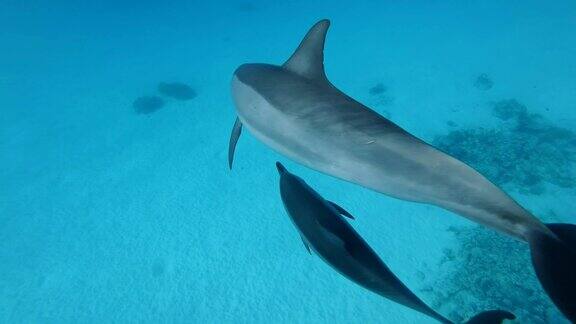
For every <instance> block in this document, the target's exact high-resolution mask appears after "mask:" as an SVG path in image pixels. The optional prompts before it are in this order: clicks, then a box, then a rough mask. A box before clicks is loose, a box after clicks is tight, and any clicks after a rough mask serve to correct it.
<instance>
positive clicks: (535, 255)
mask: <svg viewBox="0 0 576 324" xmlns="http://www.w3.org/2000/svg"><path fill="white" fill-rule="evenodd" d="M546 226H548V228H549V229H550V230H551V231H552V232H553V233H554V234H555V235H556V237H553V236H552V235H550V234H546V233H542V232H539V231H534V232H533V233H530V235H529V238H528V242H529V243H530V252H531V254H532V264H533V265H534V270H536V275H537V276H538V279H539V280H540V283H541V284H542V287H544V290H545V291H546V293H547V294H548V296H550V299H552V301H553V302H554V304H555V305H556V307H558V309H560V311H561V312H562V313H563V314H564V316H566V317H567V318H568V319H569V320H570V321H573V322H576V225H573V224H546Z"/></svg>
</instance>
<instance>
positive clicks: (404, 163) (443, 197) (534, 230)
mask: <svg viewBox="0 0 576 324" xmlns="http://www.w3.org/2000/svg"><path fill="white" fill-rule="evenodd" d="M329 25H330V22H329V21H328V20H321V21H319V22H318V23H316V24H315V25H314V26H313V27H312V28H311V29H310V31H308V33H307V34H306V36H305V37H304V39H303V40H302V42H301V43H300V45H299V46H298V48H297V49H296V51H295V52H294V54H292V56H291V57H290V58H289V59H288V61H286V62H285V63H284V64H283V65H282V66H276V65H270V64H244V65H242V66H240V67H239V68H238V69H237V70H236V72H235V73H234V77H233V79H232V94H233V97H234V102H235V105H236V110H237V113H238V118H237V119H236V123H235V125H234V128H233V130H232V136H231V138H230V146H229V158H228V160H229V164H230V167H231V166H232V160H233V156H234V148H235V146H236V142H237V140H238V137H239V136H240V133H241V129H242V125H245V126H246V127H247V128H248V129H249V130H250V132H251V133H252V134H253V135H254V136H256V137H257V138H258V139H260V140H261V141H263V142H264V143H266V144H267V145H269V146H270V147H272V148H273V149H275V150H276V151H278V152H280V153H282V154H284V155H286V156H288V157H290V158H292V159H294V160H295V161H297V162H299V163H301V164H304V165H306V166H308V167H310V168H312V169H315V170H318V171H321V172H323V173H326V174H329V175H332V176H335V177H338V178H341V179H344V180H347V181H350V182H353V183H356V184H359V185H362V186H364V187H367V188H370V189H373V190H376V191H378V192H381V193H383V194H386V195H389V196H392V197H396V198H399V199H404V200H410V201H415V202H420V203H428V204H433V205H436V206H440V207H442V208H445V209H448V210H450V211H452V212H455V213H457V214H460V215H462V216H465V217H467V218H469V219H471V220H473V221H475V222H478V223H480V224H483V225H485V226H488V227H491V228H493V229H495V230H498V231H500V232H503V233H506V234H509V235H512V236H513V237H515V238H517V239H520V240H524V241H526V242H528V243H529V245H530V250H531V254H532V262H533V264H534V267H535V269H536V274H537V276H538V278H539V279H540V282H541V283H542V285H543V287H544V289H545V290H546V292H547V293H548V295H549V296H550V297H551V299H552V300H553V301H554V303H555V304H556V306H558V308H559V309H560V310H561V311H562V312H563V313H564V315H566V316H567V317H568V318H569V319H571V320H573V321H576V225H571V224H549V225H545V224H543V223H542V222H540V221H539V220H538V219H537V218H536V217H534V216H533V215H532V214H531V213H530V212H529V211H527V210H526V209H524V208H523V207H522V206H520V205H519V204H518V203H516V202H515V201H514V200H513V199H512V198H511V197H510V196H508V195H507V194H506V193H504V192H503V191H502V190H501V189H500V188H498V187H497V186H496V185H494V184H493V183H491V182H490V181H489V180H488V179H486V178H485V177H484V176H482V175H481V174H480V173H478V172H477V171H476V170H474V169H473V168H471V167H470V166H468V165H466V164H465V163H463V162H461V161H459V160H457V159H455V158H453V157H451V156H450V155H448V154H445V153H444V152H441V151H440V150H438V149H436V148H434V147H432V146H431V145H429V144H427V143H425V142H424V141H422V140H420V139H418V138H416V137H414V136H413V135H411V134H410V133H408V132H407V131H405V130H404V129H402V128H401V127H399V126H398V125H396V124H394V123H393V122H391V121H390V120H388V119H386V118H384V117H382V116H381V115H379V114H378V113H376V112H375V111H373V110H371V109H370V108H368V107H366V106H364V105H362V104H361V103H359V102H357V101H355V100H354V99H352V98H350V97H349V96H347V95H345V94H344V93H343V92H341V91H340V90H338V89H337V88H336V87H335V86H334V85H332V84H331V83H330V81H328V79H327V77H326V74H325V72H324V53H323V52H324V41H325V38H326V32H327V30H328V27H329Z"/></svg>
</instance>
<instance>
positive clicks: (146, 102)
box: [132, 96, 164, 114]
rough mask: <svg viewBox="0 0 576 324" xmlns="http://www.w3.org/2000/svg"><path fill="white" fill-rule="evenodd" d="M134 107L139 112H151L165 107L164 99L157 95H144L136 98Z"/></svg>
mask: <svg viewBox="0 0 576 324" xmlns="http://www.w3.org/2000/svg"><path fill="white" fill-rule="evenodd" d="M132 107H133V108H134V110H135V111H136V113H138V114H151V113H153V112H155V111H156V110H158V109H160V108H162V107H164V99H162V98H160V97H157V96H142V97H138V98H136V100H134V102H133V103H132Z"/></svg>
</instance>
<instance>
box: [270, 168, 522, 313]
mask: <svg viewBox="0 0 576 324" xmlns="http://www.w3.org/2000/svg"><path fill="white" fill-rule="evenodd" d="M276 167H277V168H278V172H279V173H280V196H281V197H282V202H283V203H284V207H285V209H286V212H287V213H288V215H289V216H290V219H291V220H292V222H293V223H294V225H295V226H296V228H297V230H298V232H299V233H300V237H301V238H302V242H303V243H304V246H305V247H306V249H307V250H308V252H310V253H311V251H314V252H315V253H316V254H317V255H318V256H320V258H322V259H323V260H324V261H325V262H326V263H328V264H329V265H330V266H331V267H332V268H334V269H335V270H336V271H338V272H339V273H340V274H342V275H344V276H345V277H347V278H348V279H350V280H352V281H354V282H355V283H357V284H358V285H360V286H362V287H364V288H366V289H368V290H370V291H372V292H374V293H376V294H378V295H380V296H382V297H385V298H387V299H390V300H392V301H394V302H397V303H399V304H402V305H404V306H407V307H410V308H412V309H414V310H416V311H418V312H420V313H423V314H425V315H428V316H430V317H432V318H434V319H436V320H437V321H439V322H441V323H452V322H451V321H450V320H449V319H447V318H446V317H444V316H442V315H440V314H439V313H437V312H436V311H434V310H433V309H432V308H430V307H429V306H428V305H426V304H425V303H424V302H423V301H422V300H421V299H420V298H418V297H417V296H416V295H415V294H414V293H413V292H412V291H410V289H408V287H406V286H405V285H404V284H403V283H402V282H401V281H400V279H398V277H396V276H395V275H394V273H393V272H392V271H390V269H389V268H388V267H387V266H386V264H384V262H382V260H381V259H380V258H379V257H378V255H377V254H376V253H375V252H374V250H372V248H371V247H370V246H369V245H368V243H366V242H365V241H364V239H362V237H361V236H360V235H358V233H357V232H356V231H355V230H354V229H353V228H352V226H350V224H348V222H347V221H346V220H345V219H344V218H343V217H342V216H345V217H348V218H353V217H352V215H350V213H348V212H347V211H346V210H345V209H344V208H342V207H340V206H338V205H337V204H335V203H333V202H331V201H328V200H325V199H324V198H322V197H321V196H320V194H318V193H317V192H316V191H315V190H314V189H312V188H311V187H310V186H309V185H308V184H306V182H304V180H302V179H301V178H299V177H298V176H296V175H294V174H292V173H290V172H289V171H288V170H286V168H285V167H284V166H283V165H282V164H281V163H280V162H277V163H276ZM504 319H515V316H514V314H512V313H510V312H506V311H500V310H493V311H487V312H482V313H480V314H478V315H476V316H475V317H473V318H472V319H471V320H470V321H468V322H466V323H483V324H490V323H502V321H503V320H504Z"/></svg>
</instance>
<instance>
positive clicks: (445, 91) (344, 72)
mask: <svg viewBox="0 0 576 324" xmlns="http://www.w3.org/2000/svg"><path fill="white" fill-rule="evenodd" d="M575 17H576V2H574V1H572V0H558V1H553V2H550V4H546V3H545V2H544V1H497V0H489V1H488V0H483V1H480V0H473V1H367V0H364V1H354V2H346V1H342V2H333V1H330V2H328V1H326V2H320V1H303V0H296V1H286V2H270V1H239V2H234V1H230V2H226V1H215V2H207V1H206V2H199V1H173V2H169V1H162V2H150V3H146V2H135V1H134V2H124V3H120V4H119V3H117V2H115V1H102V2H98V3H92V2H80V3H78V2H73V1H56V2H54V1H16V0H3V1H1V2H0V39H1V40H2V41H1V43H2V45H1V46H0V156H1V160H0V161H1V162H0V166H1V167H0V323H135V322H138V323H432V320H431V319H429V318H427V317H425V316H423V315H421V314H419V313H416V312H414V311H412V310H410V309H407V308H405V307H402V306H400V305H398V304H395V303H393V302H391V301H389V300H386V299H383V298H382V297H380V296H377V295H375V294H372V293H370V292H368V291H366V290H364V289H362V288H360V287H359V286H357V285H355V284H354V283H352V282H350V281H348V280H347V279H345V278H343V277H342V276H340V275H339V274H338V273H336V272H335V271H334V270H333V269H332V268H330V267H329V266H327V265H326V264H325V263H324V262H322V260H321V259H320V258H318V257H317V256H315V255H312V256H310V255H309V254H308V252H306V250H305V249H304V247H303V246H302V242H301V241H300V238H299V236H298V233H297V232H296V230H295V229H294V228H293V226H292V224H291V223H290V220H289V218H288V216H287V215H286V214H285V211H284V208H283V206H282V203H281V201H280V197H279V192H278V175H277V172H276V170H275V168H274V162H275V161H277V160H280V161H283V163H285V164H286V165H287V167H288V168H289V169H290V170H291V171H293V172H295V173H297V174H298V175H300V176H301V177H303V178H305V179H306V180H307V181H308V183H310V184H311V185H312V186H313V187H314V188H316V189H317V190H318V191H319V192H321V193H322V195H323V196H325V197H326V198H328V199H330V200H333V201H336V202H338V203H339V204H340V205H342V206H345V207H346V209H348V210H349V211H350V212H351V213H352V214H354V215H355V216H356V221H354V222H353V225H354V227H355V229H356V230H357V231H358V232H359V233H361V235H362V236H363V237H364V238H365V239H366V241H367V242H369V243H370V245H371V246H372V247H373V248H374V249H375V250H376V251H377V253H378V254H379V255H380V256H381V258H382V259H383V260H384V261H385V262H386V264H387V265H388V266H389V267H390V268H391V269H392V270H393V271H394V273H395V274H396V275H397V276H398V277H399V278H400V279H401V280H402V281H404V282H405V283H406V285H407V286H408V287H410V288H411V289H412V290H413V291H414V292H415V293H417V294H418V295H419V296H420V297H421V298H422V299H423V300H425V301H426V302H428V303H430V304H431V305H433V306H434V307H435V308H436V309H437V310H438V311H439V312H441V313H443V314H445V315H447V316H449V317H451V318H452V319H454V320H458V318H455V316H461V317H462V318H467V317H470V316H471V315H473V313H475V312H476V311H478V310H479V309H482V310H483V309H485V308H498V307H507V308H510V307H513V308H514V309H509V310H511V311H514V312H515V313H516V314H517V315H518V316H519V317H520V319H519V320H518V321H517V322H518V323H531V322H534V323H564V322H565V320H563V318H562V315H560V313H559V312H558V311H557V310H556V309H555V308H554V307H553V306H551V305H550V304H549V301H548V300H547V299H546V298H547V297H545V295H544V297H542V294H543V293H542V291H541V288H540V286H539V285H538V283H537V281H536V279H535V277H534V274H533V271H532V269H531V267H529V266H526V267H525V266H521V267H519V268H518V267H516V268H514V266H515V265H516V264H523V263H522V262H524V263H526V264H529V256H528V250H527V248H525V247H524V245H522V244H520V245H515V244H516V243H515V242H514V241H512V240H510V239H509V238H506V237H504V236H502V235H496V234H494V235H493V236H488V238H487V239H486V238H485V237H484V236H482V235H492V233H491V232H490V231H489V230H484V229H481V228H479V227H477V225H475V224H473V223H471V222H469V221H467V220H465V219H464V218H462V217H458V216H456V215H454V214H451V213H449V212H447V211H444V210H441V209H439V208H436V207H432V206H426V205H418V204H414V203H409V202H405V201H399V200H395V199H391V198H388V197H385V196H383V195H381V194H378V193H375V192H372V191H369V190H367V189H363V188H361V187H359V186H356V185H352V184H349V183H344V182H342V181H340V180H337V179H335V178H331V177H328V176H325V175H322V174H319V173H317V172H314V171H311V170H309V169H306V168H305V167H303V166H300V165H297V164H296V163H293V162H291V161H289V160H288V159H287V158H285V157H282V156H280V155H278V154H276V153H274V152H273V151H272V150H271V149H269V148H268V147H266V146H265V145H264V144H262V143H261V142H259V141H257V140H256V139H255V138H254V137H253V136H251V134H249V132H247V131H246V132H244V134H243V135H242V137H241V139H240V142H239V144H238V147H237V151H236V161H235V166H234V170H233V171H229V170H228V167H227V149H228V148H227V145H228V137H229V134H230V130H231V127H232V124H233V122H234V119H235V112H234V107H233V103H232V99H231V96H230V80H231V76H232V73H233V71H234V70H235V68H236V67H237V66H238V65H240V64H242V63H245V62H267V63H274V64H280V63H282V62H283V61H284V60H285V59H286V58H287V57H288V56H289V55H290V54H291V53H292V51H293V50H294V49H295V47H296V46H297V44H298V42H299V41H300V39H301V37H302V36H303V35H304V33H305V32H306V30H307V29H308V28H309V27H310V26H311V25H312V24H313V23H314V22H315V21H317V20H318V19H321V18H330V19H331V21H332V26H331V28H330V31H329V35H328V39H327V45H326V46H327V47H326V52H325V57H326V62H325V64H326V69H327V74H328V76H329V78H330V79H331V81H332V82H333V83H334V84H335V85H337V86H338V87H339V88H340V89H342V90H343V91H345V92H346V93H347V94H349V95H351V96H352V97H354V98H356V99H358V100H359V101H361V102H363V103H365V104H367V105H369V106H371V107H373V108H374V109H375V110H377V111H378V112H380V113H381V114H383V115H386V116H388V117H389V118H390V119H392V120H393V121H394V122H396V123H398V124H399V125H401V126H402V127H404V128H405V129H407V130H408V131H410V132H412V133H413V134H415V135H416V136H419V137H421V138H422V139H424V140H426V141H433V140H434V139H435V138H436V137H437V136H442V135H444V134H447V133H449V132H450V131H453V130H454V129H467V128H474V129H477V128H497V129H500V128H502V127H504V126H502V125H503V124H502V121H500V120H499V119H498V118H495V117H494V115H493V113H492V104H493V103H494V102H498V101H499V100H504V99H512V98H515V99H517V100H518V101H520V102H522V104H523V105H525V106H526V107H528V109H529V110H530V112H531V113H534V114H540V115H541V116H542V118H543V119H545V120H546V125H554V127H558V128H562V129H564V130H574V129H576V101H575V98H576V61H575V60H574V58H575V57H576V36H575V35H576V33H575V31H576V19H575ZM480 74H486V75H487V76H489V78H490V80H491V81H493V86H491V87H490V89H484V90H482V89H479V88H478V87H476V86H475V85H474V80H475V78H476V77H477V76H479V75H480ZM159 82H182V83H186V84H188V85H190V86H191V87H192V88H193V89H194V90H195V92H196V93H197V96H196V97H195V98H194V99H192V100H187V101H180V100H176V99H171V98H166V99H165V101H166V104H165V106H164V107H162V108H160V109H158V110H156V111H154V112H152V113H149V114H137V113H135V111H134V108H133V107H132V104H133V102H134V100H135V99H136V98H137V97H140V96H144V95H158V93H157V90H156V87H157V85H158V83H159ZM378 84H382V85H383V86H384V88H385V90H384V91H372V93H371V91H370V89H371V88H373V87H375V86H376V85H378ZM376 92H378V93H376ZM522 142H523V141H522V140H519V141H518V145H516V146H515V147H519V146H520V147H521V145H522V144H521V143H522ZM545 144H546V143H544V144H543V145H545ZM554 147H556V146H554ZM520 150H521V148H520ZM505 151H506V150H505ZM562 152H564V151H562ZM562 154H563V155H562ZM562 154H561V155H560V156H561V157H564V158H558V159H554V160H546V161H544V162H545V163H544V162H542V163H540V164H534V168H533V169H534V170H540V171H538V172H539V173H538V174H537V176H538V177H540V178H539V180H540V183H539V186H540V187H539V188H538V190H534V191H533V192H532V193H527V192H526V191H525V190H523V187H525V186H523V185H518V182H509V183H507V184H503V185H504V186H505V188H506V189H507V191H509V192H510V194H511V195H512V196H513V197H514V198H516V199H517V200H518V201H520V202H521V203H522V204H523V205H524V206H526V207H527V208H529V209H530V210H531V211H533V212H534V213H535V214H536V215H538V216H539V217H540V218H542V219H544V220H548V221H552V220H553V221H561V222H571V223H575V222H576V217H575V214H574V210H575V209H576V208H575V207H576V203H575V202H574V199H573V197H574V194H575V193H576V191H575V188H574V186H571V185H564V186H562V185H558V184H557V183H556V182H555V181H553V180H554V179H552V180H550V177H547V176H546V174H545V173H546V172H547V170H557V169H558V166H562V167H563V168H565V169H566V170H568V171H567V172H569V171H570V170H574V169H575V168H576V166H573V164H572V163H573V161H572V160H570V159H571V158H574V155H572V153H571V152H569V151H567V152H564V153H562ZM478 163H481V161H480V162H478ZM555 163H556V164H555ZM531 165H532V164H530V163H525V164H524V166H523V169H522V170H520V171H518V170H516V171H514V172H518V173H519V176H520V177H522V176H525V175H526V172H536V171H528V170H532V167H531ZM488 166H489V167H490V166H491V164H488ZM494 168H498V166H497V165H495V166H494ZM541 170H544V171H541ZM507 172H508V171H507ZM555 177H558V176H555ZM566 177H568V180H567V181H571V180H573V179H572V178H571V175H566ZM541 188H544V190H542V191H540V189H541ZM455 229H457V230H455ZM455 233H464V234H455ZM467 233H476V234H477V235H480V236H482V237H484V238H483V239H482V240H483V241H480V239H478V238H477V236H475V235H476V234H474V235H471V234H470V235H469V234H467ZM470 237H472V239H470ZM466 240H468V241H466ZM463 242H464V243H463ZM475 242H488V243H482V245H479V246H478V247H477V248H476V249H473V248H471V246H472V247H473V246H474V245H475V244H476V243H475ZM478 244H480V243H478ZM510 246H514V248H515V250H514V251H517V253H516V254H515V255H514V256H512V257H510V255H509V251H510V250H509V247H510ZM471 251H475V252H471ZM488 257H490V258H492V259H485V258H488ZM465 258H468V261H469V262H467V263H463V260H464V259H465ZM470 260H471V261H470ZM483 260H497V261H496V262H494V263H489V266H488V273H497V274H498V275H499V276H500V277H499V278H497V280H496V283H497V286H491V290H490V291H491V292H490V293H485V292H487V291H488V290H486V288H485V287H484V288H481V289H477V290H475V292H474V293H471V292H470V291H472V290H473V288H470V287H476V286H475V285H474V284H472V285H471V286H467V287H464V288H463V287H459V286H458V285H459V284H460V281H456V284H453V283H454V282H455V280H454V278H472V279H470V280H469V282H471V283H474V280H473V278H476V277H477V276H484V274H483V273H485V272H482V273H480V272H479V271H487V269H480V268H481V267H479V266H478V265H480V264H482V265H485V264H486V262H485V261H483ZM483 262H484V263H483ZM490 267H493V268H494V269H493V270H494V271H490ZM495 269H505V271H495ZM507 269H510V270H507ZM475 276H476V277H475ZM451 283H452V284H451ZM524 286H528V287H531V288H530V289H529V291H528V292H527V290H523V288H522V287H524ZM460 288H462V289H460ZM461 290H463V292H460V293H458V295H456V294H450V293H451V292H455V291H461ZM499 294H501V295H499ZM507 296H509V297H507ZM530 296H540V297H538V298H536V297H534V298H535V299H534V300H536V302H530V301H529V300H532V299H530V298H531V297H530ZM511 301H512V302H511ZM476 308H479V309H476Z"/></svg>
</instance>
